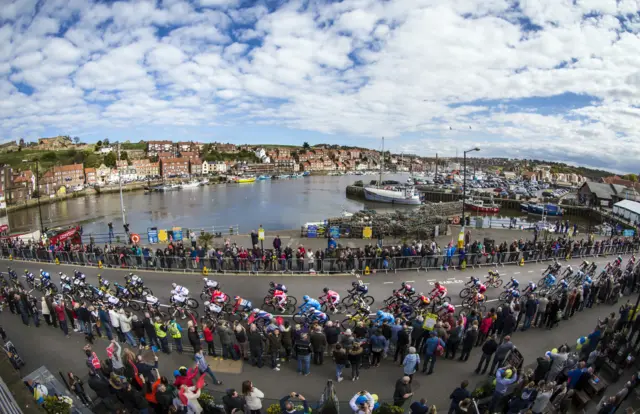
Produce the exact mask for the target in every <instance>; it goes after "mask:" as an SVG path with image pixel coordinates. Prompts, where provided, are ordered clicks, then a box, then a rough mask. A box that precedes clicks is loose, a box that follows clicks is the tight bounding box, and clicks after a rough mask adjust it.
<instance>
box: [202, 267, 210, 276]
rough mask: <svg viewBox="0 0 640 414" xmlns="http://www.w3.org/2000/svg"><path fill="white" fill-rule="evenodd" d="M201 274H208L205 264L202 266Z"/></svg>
mask: <svg viewBox="0 0 640 414" xmlns="http://www.w3.org/2000/svg"><path fill="white" fill-rule="evenodd" d="M202 274H203V275H208V274H209V269H207V266H204V267H202Z"/></svg>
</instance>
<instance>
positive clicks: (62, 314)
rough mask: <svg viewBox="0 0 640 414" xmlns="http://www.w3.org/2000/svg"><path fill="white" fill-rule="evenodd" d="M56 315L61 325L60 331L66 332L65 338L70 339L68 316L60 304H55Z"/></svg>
mask: <svg viewBox="0 0 640 414" xmlns="http://www.w3.org/2000/svg"><path fill="white" fill-rule="evenodd" d="M54 309H55V313H56V317H57V318H58V322H59V323H60V329H61V330H62V332H64V334H65V336H66V337H67V338H69V325H68V324H67V316H66V312H65V309H64V305H63V304H62V303H60V302H56V304H55V307H54Z"/></svg>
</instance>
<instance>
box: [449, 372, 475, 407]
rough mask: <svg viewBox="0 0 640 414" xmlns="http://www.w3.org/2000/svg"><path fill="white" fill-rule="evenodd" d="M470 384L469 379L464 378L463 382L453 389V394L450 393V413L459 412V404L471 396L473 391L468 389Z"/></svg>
mask: <svg viewBox="0 0 640 414" xmlns="http://www.w3.org/2000/svg"><path fill="white" fill-rule="evenodd" d="M468 386H469V381H467V380H464V381H462V383H460V386H459V387H458V388H456V389H455V390H453V392H452V393H451V395H449V399H450V400H451V404H450V405H449V412H448V414H453V413H456V412H457V411H456V410H457V408H458V405H459V404H460V402H461V401H464V400H465V399H467V398H469V397H471V393H470V392H469V390H468V389H467V387H468Z"/></svg>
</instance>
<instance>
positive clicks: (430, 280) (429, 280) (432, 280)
mask: <svg viewBox="0 0 640 414" xmlns="http://www.w3.org/2000/svg"><path fill="white" fill-rule="evenodd" d="M435 281H436V279H427V282H435Z"/></svg>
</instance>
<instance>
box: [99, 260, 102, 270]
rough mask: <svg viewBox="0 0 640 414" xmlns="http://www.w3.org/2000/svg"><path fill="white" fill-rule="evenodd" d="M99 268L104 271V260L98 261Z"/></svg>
mask: <svg viewBox="0 0 640 414" xmlns="http://www.w3.org/2000/svg"><path fill="white" fill-rule="evenodd" d="M98 267H99V268H100V269H102V260H98Z"/></svg>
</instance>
